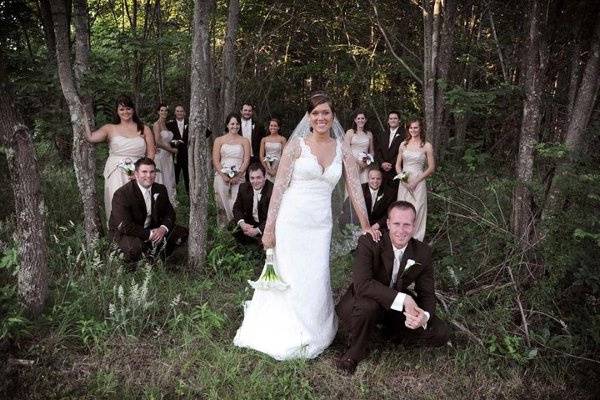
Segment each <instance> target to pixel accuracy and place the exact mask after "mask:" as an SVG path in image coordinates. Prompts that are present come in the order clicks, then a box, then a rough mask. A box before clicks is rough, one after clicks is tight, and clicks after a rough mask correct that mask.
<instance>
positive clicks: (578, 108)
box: [544, 22, 600, 214]
mask: <svg viewBox="0 0 600 400" xmlns="http://www.w3.org/2000/svg"><path fill="white" fill-rule="evenodd" d="M578 64H579V59H578V58H577V59H575V60H574V61H573V65H572V69H574V70H576V69H577V68H579V66H578ZM574 79H576V78H574V77H573V76H572V78H571V81H572V82H573V80H574ZM599 87H600V22H596V28H595V31H594V36H593V38H592V45H591V49H590V56H589V59H588V61H587V63H586V65H585V69H584V71H583V76H582V77H581V82H580V84H579V85H578V86H577V88H576V90H575V89H573V88H572V87H571V88H570V90H569V97H571V96H573V97H574V99H573V105H572V109H571V110H570V111H571V112H570V113H569V115H570V118H569V122H568V125H567V132H566V135H565V145H566V147H567V149H568V151H569V158H568V160H567V161H565V162H563V163H561V164H559V165H558V167H557V169H556V173H555V175H554V177H553V179H552V183H551V185H550V190H549V192H548V202H547V205H546V207H545V210H544V214H547V213H552V212H555V211H557V210H558V208H559V207H560V205H561V203H562V201H561V199H562V196H561V192H560V188H559V183H560V181H561V180H562V179H564V178H565V176H566V175H567V174H568V169H569V166H570V165H571V164H572V163H573V161H575V160H576V159H577V158H578V157H579V153H580V152H581V150H582V147H583V146H582V142H583V134H584V133H585V130H586V128H587V126H588V123H589V121H590V117H591V115H592V111H593V108H594V104H595V103H596V96H597V93H598V89H599ZM573 92H574V93H573ZM575 93H576V94H575Z"/></svg>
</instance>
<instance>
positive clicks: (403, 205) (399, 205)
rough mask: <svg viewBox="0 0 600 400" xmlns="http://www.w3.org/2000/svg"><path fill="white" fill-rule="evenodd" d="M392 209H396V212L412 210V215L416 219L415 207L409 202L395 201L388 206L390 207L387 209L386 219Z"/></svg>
mask: <svg viewBox="0 0 600 400" xmlns="http://www.w3.org/2000/svg"><path fill="white" fill-rule="evenodd" d="M394 209H398V210H412V212H413V215H414V216H415V219H416V218H417V210H416V209H415V206H414V205H413V204H412V203H411V202H408V201H404V200H398V201H395V202H393V203H392V204H390V206H389V207H388V209H387V216H388V218H389V217H390V213H391V212H392V210H394Z"/></svg>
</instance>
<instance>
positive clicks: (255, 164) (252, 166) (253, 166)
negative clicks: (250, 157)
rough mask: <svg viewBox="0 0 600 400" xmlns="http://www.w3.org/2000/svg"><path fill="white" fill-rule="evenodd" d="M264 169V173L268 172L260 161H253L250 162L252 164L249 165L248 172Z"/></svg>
mask: <svg viewBox="0 0 600 400" xmlns="http://www.w3.org/2000/svg"><path fill="white" fill-rule="evenodd" d="M259 170H260V171H262V173H263V175H265V174H266V172H265V167H263V165H262V164H261V163H259V162H253V163H252V164H250V166H249V167H248V174H250V173H252V172H254V171H259Z"/></svg>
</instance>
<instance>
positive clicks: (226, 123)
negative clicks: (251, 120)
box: [225, 112, 242, 136]
mask: <svg viewBox="0 0 600 400" xmlns="http://www.w3.org/2000/svg"><path fill="white" fill-rule="evenodd" d="M232 118H235V119H236V120H237V122H238V124H240V129H238V135H240V136H242V118H241V117H240V114H239V113H236V112H231V113H229V114H227V117H225V133H229V128H228V127H227V125H229V121H231V119H232Z"/></svg>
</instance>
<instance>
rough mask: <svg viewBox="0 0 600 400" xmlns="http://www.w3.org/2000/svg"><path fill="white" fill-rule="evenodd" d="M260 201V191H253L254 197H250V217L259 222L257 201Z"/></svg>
mask: <svg viewBox="0 0 600 400" xmlns="http://www.w3.org/2000/svg"><path fill="white" fill-rule="evenodd" d="M259 201H260V192H258V191H256V190H255V191H254V197H253V199H252V218H254V220H255V221H256V222H260V221H259V220H258V202H259Z"/></svg>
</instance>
